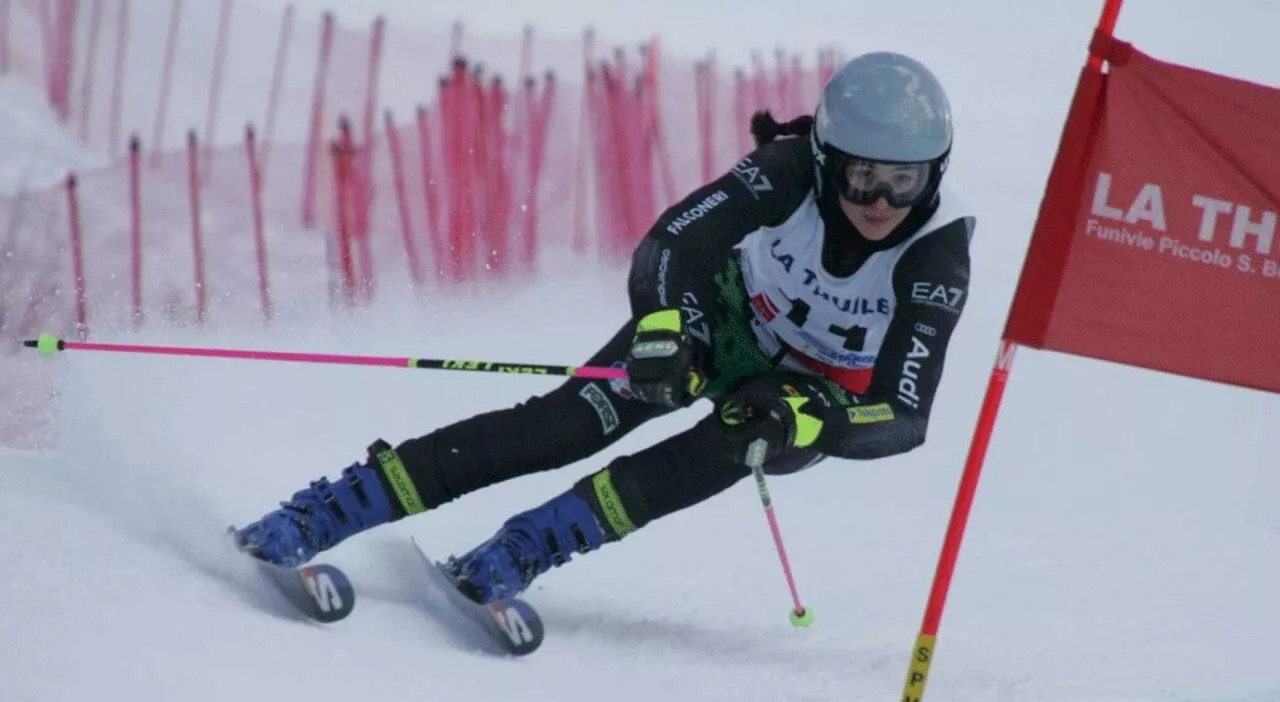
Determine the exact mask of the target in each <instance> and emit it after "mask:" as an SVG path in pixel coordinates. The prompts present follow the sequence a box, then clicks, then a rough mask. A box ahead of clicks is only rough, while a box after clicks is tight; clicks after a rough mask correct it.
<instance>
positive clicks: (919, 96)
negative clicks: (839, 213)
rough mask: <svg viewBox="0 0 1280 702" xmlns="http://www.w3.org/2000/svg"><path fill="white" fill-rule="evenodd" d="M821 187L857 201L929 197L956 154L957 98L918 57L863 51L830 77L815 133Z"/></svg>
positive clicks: (897, 203) (895, 202)
mask: <svg viewBox="0 0 1280 702" xmlns="http://www.w3.org/2000/svg"><path fill="white" fill-rule="evenodd" d="M810 139H811V142H812V145H813V155H814V159H815V161H816V164H815V165H816V168H817V172H818V188H819V192H822V189H824V188H827V187H830V188H832V189H833V190H835V192H836V193H838V194H839V195H840V196H841V197H843V198H844V199H846V200H849V201H851V202H854V203H857V204H863V205H869V204H871V203H873V202H875V201H876V200H877V199H879V198H880V197H885V198H886V199H887V201H888V202H889V204H890V206H892V207H908V206H911V205H916V204H924V203H927V202H929V201H930V200H931V199H932V198H933V196H934V194H935V193H936V192H937V190H938V185H939V183H940V182H941V181H942V174H943V172H945V171H946V168H947V160H948V158H949V156H950V154H951V140H952V127H951V103H950V101H949V100H948V99H947V94H946V91H945V90H943V88H942V84H941V83H940V82H939V81H938V79H937V77H936V76H934V74H933V73H932V72H931V71H930V70H929V69H928V68H926V67H925V65H924V64H922V63H920V62H919V61H917V60H915V59H913V58H911V57H909V56H904V55H903V54H898V53H893V52H888V51H881V52H875V53H869V54H863V55H861V56H857V57H855V58H853V59H851V60H850V61H849V62H847V63H845V65H844V66H842V67H840V69H839V70H837V71H836V72H835V73H834V74H833V75H832V76H831V79H830V80H829V81H827V85H826V87H824V88H823V90H822V97H821V99H820V100H819V101H818V108H817V110H816V112H815V113H814V127H813V131H812V132H811V133H810Z"/></svg>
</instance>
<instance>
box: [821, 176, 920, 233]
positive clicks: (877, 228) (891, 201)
mask: <svg viewBox="0 0 1280 702" xmlns="http://www.w3.org/2000/svg"><path fill="white" fill-rule="evenodd" d="M842 166H843V168H842V170H843V176H844V178H843V179H842V180H840V181H839V183H840V207H841V208H842V209H843V210H844V214H845V216H846V217H848V218H849V221H850V222H853V226H855V227H857V228H858V231H859V232H861V233H862V235H863V236H864V237H866V238H867V239H869V240H871V241H880V240H881V239H884V238H885V237H887V236H889V233H890V232H892V231H893V229H894V227H897V226H898V225H899V224H900V223H901V222H902V220H904V219H906V217H907V213H909V212H910V211H911V205H912V204H914V203H915V202H916V201H917V200H919V199H920V198H921V197H922V196H923V195H924V191H925V188H926V186H927V185H928V179H929V167H930V166H929V164H928V163H878V162H875V161H868V160H866V159H860V158H848V159H847V160H845V162H844V163H843V164H842Z"/></svg>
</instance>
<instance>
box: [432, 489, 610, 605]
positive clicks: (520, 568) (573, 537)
mask: <svg viewBox="0 0 1280 702" xmlns="http://www.w3.org/2000/svg"><path fill="white" fill-rule="evenodd" d="M606 540H607V539H606V535H605V531H604V529H603V528H601V526H600V522H599V521H598V520H597V519H596V514H595V512H594V511H593V510H592V509H591V505H590V504H588V502H587V501H586V500H584V499H582V498H581V497H579V496H578V495H577V494H575V493H574V492H573V491H572V490H570V491H568V492H565V493H564V494H562V495H560V496H559V497H556V498H554V499H552V500H551V501H549V502H547V503H546V504H543V505H542V506H540V507H535V508H533V509H531V510H529V511H527V512H522V513H520V514H517V515H516V516H514V517H512V518H510V519H508V520H507V521H506V523H504V524H503V525H502V529H500V530H499V531H498V533H497V534H495V535H494V536H493V538H491V539H489V540H488V541H486V542H484V543H483V544H480V545H479V546H477V547H476V548H474V549H472V550H471V551H470V552H469V553H467V554H466V555H464V556H462V557H461V558H450V559H449V560H448V562H446V563H445V570H446V571H447V572H448V573H449V575H450V576H452V577H453V580H454V582H455V583H456V584H457V586H458V589H459V590H461V591H462V592H463V594H465V595H466V596H467V597H469V598H470V599H472V600H474V601H476V602H479V603H480V604H488V603H489V602H492V601H493V600H500V599H505V598H509V597H515V596H516V595H519V594H520V593H521V592H524V591H525V589H527V588H528V587H529V585H530V584H531V583H532V582H533V579H534V578H536V577H538V576H539V575H541V574H543V573H545V572H547V571H548V570H550V569H551V568H552V567H553V566H556V567H558V566H561V565H564V564H565V563H568V562H569V558H570V556H571V555H572V554H573V553H587V552H589V551H594V550H596V549H597V548H600V546H601V545H602V544H604V543H605V541H606Z"/></svg>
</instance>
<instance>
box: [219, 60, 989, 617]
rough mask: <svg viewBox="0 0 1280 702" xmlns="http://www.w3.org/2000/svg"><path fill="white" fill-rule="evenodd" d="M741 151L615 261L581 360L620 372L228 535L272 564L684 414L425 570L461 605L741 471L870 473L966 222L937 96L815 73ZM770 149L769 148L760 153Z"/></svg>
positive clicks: (876, 71) (936, 91) (384, 454)
mask: <svg viewBox="0 0 1280 702" xmlns="http://www.w3.org/2000/svg"><path fill="white" fill-rule="evenodd" d="M751 130H752V134H753V135H754V137H755V139H756V143H757V148H756V149H755V150H754V151H753V152H752V153H750V154H749V155H747V156H746V157H745V158H743V159H742V160H741V161H740V162H739V163H738V164H737V165H736V166H734V167H733V169H732V170H731V171H730V172H728V173H726V174H724V175H722V176H721V177H719V178H718V179H717V180H714V181H712V182H710V183H708V184H706V185H704V186H703V187H701V188H699V189H698V190H696V191H694V192H693V193H692V194H690V195H689V196H688V197H686V198H685V199H684V200H682V201H681V202H679V203H677V204H675V205H674V206H672V207H671V208H669V209H668V210H666V211H665V212H664V213H663V214H662V215H661V216H660V217H659V218H658V220H657V222H656V223H655V224H654V225H653V227H652V228H651V229H650V230H649V232H648V233H647V235H646V236H645V237H644V239H643V240H642V241H641V242H640V244H639V245H638V246H637V248H636V250H635V252H634V255H633V259H632V265H631V270H630V274H629V278H628V291H629V296H630V304H631V313H632V316H631V318H630V319H628V320H627V321H626V322H625V323H624V324H623V325H622V327H621V329H619V330H618V331H617V333H616V334H615V335H614V336H613V338H612V339H611V340H610V341H609V342H608V343H606V344H605V345H604V346H603V347H602V348H601V349H600V350H599V351H598V352H597V353H596V354H595V355H594V356H592V357H591V359H590V360H589V361H588V363H590V364H591V365H604V366H609V365H613V366H621V367H625V368H626V370H627V374H628V381H626V382H619V381H612V382H609V383H606V382H603V381H588V380H584V379H579V378H572V379H569V380H567V381H565V382H564V383H563V384H562V385H560V386H559V387H558V388H556V389H554V390H552V391H550V392H548V393H546V394H544V395H541V396H536V397H532V398H530V399H529V400H528V401H526V402H522V403H518V404H516V405H514V406H513V407H510V408H506V409H501V410H497V411H491V412H488V413H484V414H480V415H477V416H474V417H472V418H470V419H466V420H462V421H459V422H457V423H454V424H452V425H449V426H446V427H443V428H440V429H437V430H435V431H433V432H431V433H429V434H427V435H425V436H422V437H419V438H414V439H409V440H407V441H405V442H403V443H401V444H400V445H398V446H395V447H394V448H393V447H392V446H391V445H390V444H389V443H387V442H386V441H383V440H381V439H379V440H377V441H375V442H374V443H373V445H371V446H370V447H369V450H368V458H367V460H366V461H365V462H363V463H356V464H354V465H351V466H350V467H348V468H346V469H344V470H343V471H342V475H341V478H340V479H337V480H335V481H332V482H330V481H329V480H327V479H325V478H321V479H319V480H318V481H316V482H313V483H311V485H310V486H309V487H307V488H306V489H303V490H301V491H299V492H297V493H296V494H295V495H293V497H292V499H291V500H290V501H288V502H285V503H281V508H280V509H278V510H276V511H274V512H270V513H268V514H267V515H265V516H264V517H263V518H262V519H261V520H259V521H257V522H254V523H252V524H249V525H248V526H246V527H244V528H243V529H241V530H239V531H238V533H237V537H238V540H239V543H240V545H241V547H242V548H243V549H245V550H246V551H248V552H249V553H251V554H253V555H255V556H257V557H258V558H260V559H263V560H266V561H269V562H271V563H274V564H277V565H279V566H283V567H296V566H299V565H301V564H303V563H306V562H307V561H309V560H310V559H312V558H313V557H314V556H315V555H316V554H317V553H319V552H321V551H324V550H326V549H329V548H332V547H333V546H334V545H336V544H338V543H339V542H341V541H343V540H344V539H347V538H348V537H351V536H352V535H354V534H357V533H359V532H362V531H364V530H366V529H369V528H371V527H375V526H378V525H380V524H384V523H388V522H393V521H396V520H399V519H402V518H404V517H407V516H410V515H414V514H418V513H420V512H424V511H427V510H431V509H434V508H436V507H439V506H440V505H443V504H445V503H447V502H450V501H452V500H455V499H457V498H459V497H462V496H463V495H465V494H467V493H470V492H473V491H475V490H479V489H481V488H483V487H485V486H488V485H492V484H494V483H498V482H501V481H505V480H510V479H512V478H516V477H518V476H522V475H526V474H530V473H533V472H537V471H545V470H550V469H554V468H558V467H561V466H564V465H567V464H569V463H573V462H575V461H578V460H582V459H585V458H587V457H589V456H591V455H592V454H595V453H596V452H598V451H600V450H602V449H604V448H605V447H607V446H609V445H610V444H612V443H613V442H614V441H617V440H618V439H619V438H621V437H622V436H624V435H625V434H627V433H628V432H630V431H631V430H633V429H635V428H636V427H638V426H640V425H641V424H642V423H644V422H646V421H648V420H650V419H653V418H655V417H658V416H660V415H663V414H665V413H668V412H671V411H673V410H676V409H679V408H684V407H688V406H690V405H691V404H693V403H694V402H696V401H697V400H699V399H702V398H707V399H710V400H711V401H712V403H713V411H712V412H711V413H710V414H708V415H707V416H706V417H704V418H703V419H702V420H700V421H699V422H698V423H697V424H696V425H695V426H693V427H692V428H690V429H688V430H686V431H684V432H682V433H679V434H676V435H675V436H671V437H669V438H667V439H666V440H664V441H661V442H659V443H657V444H655V445H653V446H650V447H648V448H646V449H643V450H641V451H639V452H637V453H634V454H632V455H626V456H621V457H619V458H616V459H615V460H613V461H612V462H610V463H609V464H608V465H606V466H603V467H601V468H599V469H598V470H597V471H596V472H594V473H591V474H589V475H587V476H585V477H583V478H581V479H580V480H578V481H577V482H576V483H574V485H573V486H572V488H571V489H569V490H567V491H566V492H564V493H563V494H560V495H559V496H557V497H554V498H552V499H551V500H549V501H547V502H546V503H544V504H542V505H540V506H537V507H534V508H533V509H530V510H528V511H525V512H522V513H520V514H517V515H515V516H513V517H511V518H510V519H508V520H507V521H506V522H505V523H504V524H503V525H502V526H501V528H500V529H499V530H498V532H497V533H496V534H495V535H494V536H493V537H492V538H491V539H489V540H487V541H485V542H484V543H482V544H480V545H479V546H477V547H476V548H474V549H473V550H471V551H470V552H468V553H465V554H464V555H462V556H461V557H451V558H449V559H448V562H447V563H446V570H447V572H448V573H449V574H450V575H451V576H452V577H453V579H454V581H455V583H456V584H457V585H458V587H459V588H460V589H461V590H462V591H463V592H464V593H466V594H467V595H468V596H469V597H470V598H471V599H473V600H475V601H477V602H481V603H487V602H490V601H492V600H494V599H499V598H506V597H512V596H515V595H517V594H519V593H521V592H523V591H524V590H525V589H526V588H528V587H529V585H530V584H531V582H532V581H533V579H534V578H536V577H537V576H538V575H540V574H542V573H544V572H546V571H547V570H549V569H550V568H551V567H553V566H560V565H563V564H564V563H566V562H568V561H569V559H570V557H571V556H572V555H573V554H575V553H580V554H581V553H587V552H590V551H593V550H595V549H598V548H600V547H601V546H603V545H604V544H607V543H611V542H614V541H618V540H620V539H622V538H624V537H626V536H627V535H629V534H631V533H632V532H634V531H636V530H637V529H640V528H642V527H644V526H645V525H646V524H648V523H650V522H651V521H653V520H655V519H658V518H660V517H663V516H665V515H668V514H671V513H673V512H676V511H678V510H681V509H684V508H686V507H690V506H692V505H694V504H697V503H699V502H701V501H703V500H706V499H707V498H710V497H712V496H713V495H715V494H717V493H719V492H721V491H722V490H725V489H726V488H728V487H729V486H731V485H733V484H734V483H736V482H737V481H739V480H740V479H742V478H744V477H746V476H748V475H750V474H751V468H750V467H749V466H751V465H752V462H754V461H760V462H761V463H762V466H763V468H764V470H765V472H766V473H768V474H785V473H793V472H796V471H799V470H801V469H804V468H807V467H810V466H812V465H813V464H815V463H817V462H819V461H820V460H822V459H824V458H825V457H828V456H835V457H839V458H846V459H874V458H881V457H884V456H890V455H893V454H898V453H902V452H905V451H908V450H911V449H913V448H915V447H917V446H919V445H920V444H922V443H923V442H924V440H925V432H926V427H927V424H928V418H929V409H930V406H931V404H932V402H933V398H934V394H935V392H936V390H937V388H938V384H939V381H940V380H941V376H942V371H943V359H944V356H945V353H946V349H947V345H948V342H949V340H950V337H951V334H952V331H953V329H954V328H955V326H956V324H957V322H958V321H959V318H960V315H961V311H962V310H963V308H964V303H965V296H966V295H967V291H968V279H969V253H968V248H969V240H970V238H971V236H972V234H973V230H974V225H975V219H974V217H972V216H970V215H969V214H968V212H967V211H966V210H964V209H962V206H961V205H960V204H959V203H958V201H957V200H956V199H955V197H954V195H952V193H951V190H950V188H947V187H943V183H942V181H943V174H944V173H945V171H946V167H947V162H948V158H949V155H950V151H951V144H952V123H951V110H950V105H949V101H948V98H947V96H946V93H945V91H944V90H943V87H942V86H941V85H940V83H939V82H938V80H937V78H936V77H935V76H934V75H933V73H932V72H931V71H930V70H929V69H928V68H927V67H926V66H924V65H923V64H921V63H920V62H918V61H917V60H915V59H912V58H910V57H908V56H904V55H902V54H898V53H891V52H876V53H869V54H865V55H862V56H858V57H855V58H853V59H852V60H850V61H848V62H847V63H846V64H845V65H844V66H842V67H841V68H840V69H839V70H838V71H836V72H835V73H834V74H833V75H832V76H831V78H830V80H829V81H828V83H827V84H826V86H825V87H824V88H823V92H822V95H821V98H820V101H819V103H818V105H817V109H816V111H815V113H814V114H813V115H812V116H809V115H805V116H801V117H799V118H797V119H794V120H792V121H790V122H786V123H781V124H780V123H778V122H777V121H776V120H775V119H774V118H773V117H772V116H771V115H770V114H769V113H768V112H758V113H756V115H755V116H754V117H753V118H752V124H751ZM779 137H786V138H779Z"/></svg>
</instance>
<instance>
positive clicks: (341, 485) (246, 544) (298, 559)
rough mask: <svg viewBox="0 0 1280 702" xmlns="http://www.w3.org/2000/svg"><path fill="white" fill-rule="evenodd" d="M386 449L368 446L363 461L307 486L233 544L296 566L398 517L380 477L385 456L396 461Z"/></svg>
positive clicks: (245, 530) (271, 560) (242, 532)
mask: <svg viewBox="0 0 1280 702" xmlns="http://www.w3.org/2000/svg"><path fill="white" fill-rule="evenodd" d="M390 449H391V447H390V446H388V445H387V444H386V443H385V442H381V441H379V442H378V443H375V444H374V445H373V446H371V447H370V450H369V460H368V461H367V462H366V463H363V464H361V463H356V464H353V465H351V466H348V467H347V468H345V469H343V471H342V477H341V478H339V479H338V480H337V481H335V482H329V481H328V480H327V479H326V478H320V479H319V480H317V481H315V482H312V483H311V485H310V486H308V487H307V488H306V489H304V490H300V491H298V492H297V493H295V494H294V495H293V498H292V499H290V500H289V501H288V502H281V503H280V509H278V510H276V511H274V512H269V513H267V514H266V515H265V516H263V517H262V519H259V520H258V521H256V522H254V523H252V524H249V525H248V526H246V527H244V528H243V529H240V530H239V531H238V532H236V541H237V544H238V545H239V546H240V548H241V549H242V550H244V551H245V552H247V553H249V554H250V555H252V556H254V557H256V558H258V559H261V560H263V561H266V562H268V563H273V564H275V565H277V566H280V567H282V568H297V567H298V566H301V565H303V564H304V563H306V562H307V561H310V560H311V559H312V558H314V557H315V556H316V554H318V553H320V552H321V551H326V550H328V549H331V548H333V547H334V546H336V545H337V544H338V543H339V542H341V541H343V540H344V539H346V538H348V537H351V536H354V535H355V534H358V533H360V532H362V531H364V530H366V529H369V528H370V527H375V526H378V525H379V524H385V523H386V522H390V521H395V520H396V519H399V518H400V517H402V516H403V515H404V510H403V509H401V510H397V509H395V507H393V504H392V501H393V500H394V499H395V495H393V494H391V493H390V491H389V490H388V487H387V485H386V484H385V483H384V478H383V472H384V471H385V470H386V468H385V465H386V460H387V456H388V453H386V452H389V456H390V457H392V458H393V459H394V460H395V462H396V463H397V464H398V463H399V459H398V458H394V457H395V453H394V452H393V451H391V450H390ZM380 462H381V466H380Z"/></svg>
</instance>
